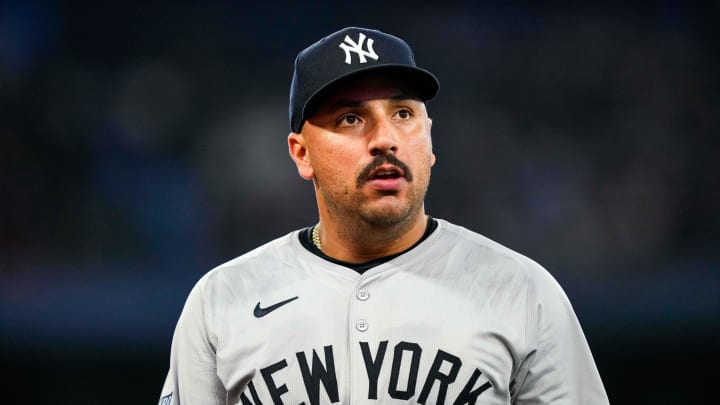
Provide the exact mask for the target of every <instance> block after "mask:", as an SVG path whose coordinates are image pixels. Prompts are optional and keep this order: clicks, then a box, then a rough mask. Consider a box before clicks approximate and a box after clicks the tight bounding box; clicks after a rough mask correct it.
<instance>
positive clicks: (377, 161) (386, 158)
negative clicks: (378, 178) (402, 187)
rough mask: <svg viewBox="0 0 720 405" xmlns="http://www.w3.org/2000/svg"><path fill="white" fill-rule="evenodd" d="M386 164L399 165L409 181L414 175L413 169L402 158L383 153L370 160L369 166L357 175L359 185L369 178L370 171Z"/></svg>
mask: <svg viewBox="0 0 720 405" xmlns="http://www.w3.org/2000/svg"><path fill="white" fill-rule="evenodd" d="M384 164H391V165H393V166H396V167H398V168H399V169H400V170H402V171H403V174H404V177H405V179H406V180H407V181H412V179H413V175H412V171H410V168H409V167H408V165H406V164H405V163H403V162H402V161H401V160H400V159H398V158H397V157H396V156H395V155H393V154H383V155H377V156H375V158H374V159H373V161H372V162H370V163H369V164H368V165H367V166H365V168H364V169H362V171H361V172H360V174H359V175H358V177H357V186H358V187H360V186H362V184H363V183H365V181H366V180H367V178H368V176H369V175H370V173H371V172H372V171H373V170H375V169H377V168H378V167H380V166H382V165H384Z"/></svg>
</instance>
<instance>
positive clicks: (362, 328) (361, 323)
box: [355, 319, 370, 332]
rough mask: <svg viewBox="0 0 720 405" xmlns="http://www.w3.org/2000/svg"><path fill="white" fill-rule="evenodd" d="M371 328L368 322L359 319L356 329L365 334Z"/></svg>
mask: <svg viewBox="0 0 720 405" xmlns="http://www.w3.org/2000/svg"><path fill="white" fill-rule="evenodd" d="M369 326H370V325H368V322H367V321H366V320H364V319H358V321H357V322H356V323H355V327H356V328H357V330H359V331H360V332H365V331H366V330H368V327H369Z"/></svg>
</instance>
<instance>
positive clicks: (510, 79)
mask: <svg viewBox="0 0 720 405" xmlns="http://www.w3.org/2000/svg"><path fill="white" fill-rule="evenodd" d="M713 7H714V9H717V6H709V8H700V7H693V6H691V5H687V4H685V3H682V2H658V3H655V4H652V5H642V6H641V5H628V4H626V3H621V2H617V3H613V2H609V3H607V2H603V3H602V4H601V5H595V6H581V5H577V4H575V3H570V2H568V3H567V4H563V3H562V2H561V3H553V5H552V6H549V5H546V6H540V5H536V4H535V3H534V2H526V3H523V2H520V3H516V2H513V3H512V4H506V2H500V1H493V2H484V3H480V4H475V3H474V2H452V1H450V2H444V3H443V6H442V7H438V6H437V4H436V3H434V2H430V1H418V2H413V3H402V2H393V3H387V2H382V1H379V0H368V1H364V2H361V4H358V3H351V2H345V1H334V2H331V1H320V2H313V3H312V4H305V2H257V4H246V2H237V1H228V0H212V1H206V2H195V1H187V0H180V1H176V2H153V1H151V2H110V1H101V2H93V3H91V4H90V3H87V4H72V3H61V2H54V1H50V0H29V1H23V2H20V1H11V0H6V1H3V0H0V330H2V331H3V333H2V334H0V363H2V364H3V366H4V367H6V368H7V367H9V369H10V370H13V375H14V377H16V378H15V381H13V383H12V384H11V385H12V387H11V388H12V389H14V392H15V393H16V394H17V395H18V396H20V397H22V398H23V403H34V402H33V399H35V400H37V402H38V403H46V402H47V400H48V399H49V397H50V396H51V395H52V398H53V399H52V402H53V403H73V404H75V403H96V401H95V398H96V396H97V395H101V396H103V397H106V394H107V393H108V392H111V391H112V392H116V391H117V389H116V388H117V387H116V386H115V385H117V384H116V383H115V382H116V381H125V382H126V384H125V386H132V387H134V390H130V391H128V392H127V393H124V395H125V396H124V397H123V395H119V396H117V397H116V398H114V400H115V401H116V402H114V403H135V402H137V398H138V397H139V396H143V395H145V396H149V397H154V395H157V392H156V391H157V390H158V389H159V387H160V383H161V380H162V377H163V376H164V373H165V371H166V361H167V350H169V342H170V336H171V334H172V330H173V326H174V322H175V321H176V319H177V316H178V313H179V311H180V307H181V305H182V303H183V302H184V298H185V295H186V294H187V292H188V291H189V290H190V288H191V287H192V284H193V283H194V282H195V281H196V280H197V279H198V278H199V277H200V276H201V275H202V274H204V273H205V272H207V271H208V270H210V269H211V268H212V267H213V266H215V265H218V264H220V263H222V262H224V261H226V260H229V259H231V258H233V257H235V256H238V255H240V254H242V253H244V252H246V251H248V250H250V249H252V248H254V247H256V246H258V245H259V244H261V243H264V242H265V241H268V240H270V239H272V238H274V237H278V236H280V235H283V234H285V233H287V232H289V231H291V230H294V229H299V228H301V227H305V226H309V225H312V224H314V223H315V222H316V221H317V212H316V211H315V210H316V208H315V203H314V200H313V198H314V195H313V192H312V186H311V184H310V183H309V182H306V181H303V180H302V179H301V178H300V177H299V176H298V175H297V173H296V170H295V167H294V165H293V163H292V162H291V160H290V158H289V157H288V155H287V143H286V142H287V141H286V139H287V134H288V132H289V131H290V129H289V124H288V114H287V101H288V100H287V99H288V91H289V84H290V79H291V75H292V61H293V59H294V57H295V55H296V54H297V52H298V51H299V50H300V49H301V48H303V47H304V46H306V45H307V44H308V43H311V42H313V41H315V40H317V39H319V37H320V36H322V35H324V34H327V33H330V32H332V31H334V30H336V29H339V28H341V27H343V26H348V25H361V26H368V27H372V28H378V29H381V30H383V31H386V32H389V33H394V34H397V35H399V36H401V37H403V38H405V39H406V40H407V41H408V42H409V43H410V45H411V46H412V47H413V49H414V50H415V53H416V55H415V56H416V59H417V61H418V63H419V65H420V66H423V67H425V68H427V69H429V70H430V71H432V72H434V73H435V74H436V75H437V76H438V78H439V80H440V83H441V89H440V93H439V94H438V96H437V97H436V98H435V99H434V100H432V101H430V103H429V105H428V108H429V112H430V115H431V117H432V118H433V146H434V150H435V153H436V155H437V163H436V165H435V168H434V170H433V174H432V180H431V185H430V189H429V192H428V196H427V202H426V204H427V210H428V212H429V213H430V214H431V215H434V216H436V217H440V218H445V219H448V220H450V221H452V222H455V223H458V224H461V225H464V226H466V227H468V228H470V229H472V230H474V231H477V232H479V233H482V234H484V235H486V236H488V237H490V238H492V239H494V240H497V241H498V242H500V243H503V244H505V245H507V246H509V247H511V248H513V249H515V250H517V251H519V252H520V253H523V254H526V255H528V256H529V257H531V258H533V259H535V260H537V261H538V262H539V263H540V264H542V265H543V266H544V267H546V268H547V269H548V270H549V271H550V272H551V273H552V274H553V275H554V276H555V277H556V278H557V279H558V280H559V281H560V283H561V284H562V285H563V287H564V288H565V290H566V291H567V293H568V295H569V296H570V297H571V300H572V302H573V304H574V305H575V306H576V312H577V314H578V317H579V318H580V320H581V322H582V323H583V326H584V329H585V331H586V334H587V336H588V339H589V341H590V343H591V347H593V348H594V350H595V353H596V355H598V353H599V355H598V359H597V360H598V365H599V367H600V368H601V374H603V376H604V379H605V382H606V384H607V385H608V387H607V388H608V393H609V394H610V397H611V398H613V402H615V399H618V398H619V399H621V400H622V399H625V400H627V401H630V402H629V403H639V402H638V401H636V400H635V399H634V398H642V400H649V401H650V402H648V403H661V402H657V401H655V400H652V399H648V398H656V399H657V398H660V397H662V398H661V400H669V401H670V402H668V403H678V401H680V402H682V401H688V400H690V398H695V399H700V398H701V397H702V396H703V392H702V390H701V389H700V390H698V389H696V388H697V387H704V386H710V385H711V384H710V383H702V381H703V380H702V378H701V377H697V376H696V375H693V376H692V377H690V376H686V377H685V379H686V380H687V381H678V380H677V376H676V373H667V375H666V373H665V371H664V370H668V369H669V367H668V366H669V363H670V362H673V361H674V362H675V363H676V364H680V365H679V366H677V367H676V369H686V370H687V369H695V368H696V367H697V366H698V364H701V363H703V362H705V361H706V360H705V359H707V358H709V357H710V356H717V354H718V351H717V348H716V347H715V346H714V345H711V344H710V342H713V341H714V340H713V339H715V340H716V338H717V337H719V336H720V323H719V322H717V314H718V313H720V271H718V269H719V268H720V255H719V254H718V251H719V250H718V247H719V246H718V240H719V239H720V219H719V217H720V216H719V215H718V211H720V191H718V190H719V189H720V188H718V187H717V182H718V180H717V178H718V177H720V159H718V155H719V154H720V137H718V133H719V131H718V130H719V129H720V128H719V127H720V121H719V120H718V119H717V117H718V115H719V113H720V105H719V103H720V102H719V101H718V100H720V98H719V97H718V93H719V91H718V90H719V87H718V85H719V83H718V72H720V66H718V55H719V54H718V53H717V46H716V44H717V39H716V38H717V37H718V35H717V28H716V25H717V24H716V22H715V21H714V20H713V19H712V18H711V16H712V15H713V11H716V10H714V9H713ZM688 336H689V337H688ZM680 338H684V339H685V340H684V341H683V342H685V343H686V344H678V343H677V342H678V341H680V340H679V339H680ZM633 339H634V340H633ZM688 339H690V340H688ZM692 339H694V340H692ZM670 341H672V342H673V344H667V342H670ZM688 342H690V343H688ZM20 347H24V348H28V347H29V348H30V349H31V350H20V349H17V348H20ZM42 347H51V349H47V350H45V351H39V350H40V348H42ZM79 347H81V348H83V349H82V350H80V349H77V348H79ZM95 347H99V348H101V349H102V353H104V357H101V356H99V355H98V353H97V352H95V351H94V349H93V348H95ZM13 348H15V349H13ZM52 348H54V349H52ZM143 348H144V349H146V350H148V351H149V352H151V354H148V353H147V352H143V353H142V354H141V355H139V356H138V357H141V358H142V360H138V358H137V357H128V356H127V353H133V352H136V351H137V350H140V349H143ZM616 348H619V349H618V350H616ZM693 348H695V351H696V352H701V353H702V354H701V355H699V356H697V357H692V353H693V352H692V351H691V352H688V350H689V349H693ZM650 349H652V350H650ZM48 351H49V352H50V353H55V355H56V356H57V357H56V359H59V360H58V361H53V357H52V356H48ZM33 353H36V354H35V356H36V358H35V360H32V359H30V357H32V356H31V355H32V354H33ZM78 353H82V354H83V356H85V357H84V359H85V360H84V361H80V360H78ZM113 353H114V354H113ZM66 358H71V359H72V360H73V364H76V365H77V366H76V368H75V369H74V371H73V370H72V369H71V370H70V371H68V369H67V362H65V361H64V360H63V359H66ZM48 359H50V360H48ZM128 359H131V360H128ZM647 365H649V367H645V366H647ZM139 370H142V373H144V374H138V373H140V372H141V371H139ZM113 372H114V373H115V374H108V373H113ZM105 375H112V377H111V378H104V377H103V376H105ZM138 378H139V379H140V380H138ZM698 378H700V380H698ZM709 378H710V377H706V378H705V380H709ZM690 379H692V381H690ZM155 380H157V381H155ZM38 381H40V383H41V384H42V386H43V387H45V388H46V390H45V392H46V394H45V393H39V394H38V396H37V397H36V398H28V396H27V393H28V392H37V390H36V388H37V387H36V385H37V384H38ZM88 381H95V384H94V387H95V388H93V389H90V390H87V389H86V387H85V386H86V385H87V384H86V383H87V382H88ZM108 381H112V382H113V386H112V387H108ZM53 384H54V385H53ZM663 384H667V385H666V386H671V385H672V387H674V389H675V391H674V393H672V394H669V393H667V392H666V391H665V390H657V389H655V388H657V386H665V385H663ZM679 384H685V387H684V388H685V389H684V390H683V389H680V388H679ZM643 385H644V386H645V387H649V386H652V387H654V388H653V389H640V390H638V389H637V387H638V386H640V387H642V386H643ZM81 387H82V388H81ZM12 389H11V391H10V394H9V395H10V396H9V398H12V397H13V390H12ZM620 392H622V394H621V395H618V396H616V397H615V396H614V394H615V393H620ZM648 392H652V393H654V395H655V397H652V395H650V396H648ZM43 395H46V397H43ZM83 395H84V396H83ZM668 395H669V396H668ZM673 395H674V396H673ZM693 395H695V396H693ZM130 397H132V399H129V398H130ZM89 398H93V399H92V400H89ZM106 398H107V397H106ZM672 398H674V399H677V400H678V401H674V400H671V399H672ZM85 400H89V401H92V402H83V401H85ZM28 401H29V402H28ZM108 401H110V402H107V403H113V402H112V401H111V399H110V398H108ZM653 401H655V402H653ZM698 402H699V401H698ZM618 403H620V402H618Z"/></svg>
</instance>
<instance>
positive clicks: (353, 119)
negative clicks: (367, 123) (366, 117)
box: [338, 114, 360, 125]
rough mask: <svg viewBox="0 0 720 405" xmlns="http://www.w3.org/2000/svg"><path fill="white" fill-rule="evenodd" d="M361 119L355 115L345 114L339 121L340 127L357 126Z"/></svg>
mask: <svg viewBox="0 0 720 405" xmlns="http://www.w3.org/2000/svg"><path fill="white" fill-rule="evenodd" d="M359 121H360V118H359V117H358V116H357V115H355V114H345V115H343V116H342V117H340V118H339V119H338V125H356V124H357V123H358V122H359Z"/></svg>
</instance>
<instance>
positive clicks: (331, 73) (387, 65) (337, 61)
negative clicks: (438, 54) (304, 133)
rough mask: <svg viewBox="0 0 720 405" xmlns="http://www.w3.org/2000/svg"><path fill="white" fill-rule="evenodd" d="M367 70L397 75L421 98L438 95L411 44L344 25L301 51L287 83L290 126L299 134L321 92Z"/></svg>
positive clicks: (431, 79)
mask: <svg viewBox="0 0 720 405" xmlns="http://www.w3.org/2000/svg"><path fill="white" fill-rule="evenodd" d="M368 72H373V73H375V72H381V73H385V72H387V73H388V74H396V75H398V77H399V78H401V79H402V80H403V81H405V82H407V83H409V85H410V86H411V87H412V88H413V89H414V90H415V92H416V95H417V96H418V97H419V98H420V99H421V100H422V101H427V100H430V99H431V98H433V97H434V96H435V94H437V92H438V89H439V88H440V83H439V82H438V80H437V78H436V77H435V76H434V75H433V74H432V73H430V72H428V71H427V70H425V69H421V68H419V67H418V66H417V65H416V64H415V56H414V55H413V53H412V50H411V49H410V46H409V45H408V44H407V43H406V42H405V41H403V40H402V39H400V38H398V37H395V36H393V35H389V34H386V33H384V32H381V31H377V30H373V29H368V28H358V27H348V28H343V29H342V30H340V31H337V32H335V33H333V34H330V35H328V36H327V37H325V38H323V39H321V40H320V41H318V42H316V43H314V44H312V45H310V46H309V47H307V48H305V49H304V50H302V51H301V52H300V53H299V54H298V56H297V58H295V71H294V73H293V78H292V83H291V85H290V128H291V129H292V131H293V132H295V133H299V132H300V131H301V130H302V126H303V123H304V122H305V120H306V119H307V117H308V115H309V114H311V113H312V108H313V107H314V106H315V105H316V103H317V101H318V99H319V98H320V96H322V94H323V93H324V92H325V91H327V90H328V88H331V87H332V86H333V85H334V84H336V83H338V82H339V81H344V80H346V79H348V78H351V77H354V76H356V75H359V74H363V73H368Z"/></svg>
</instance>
